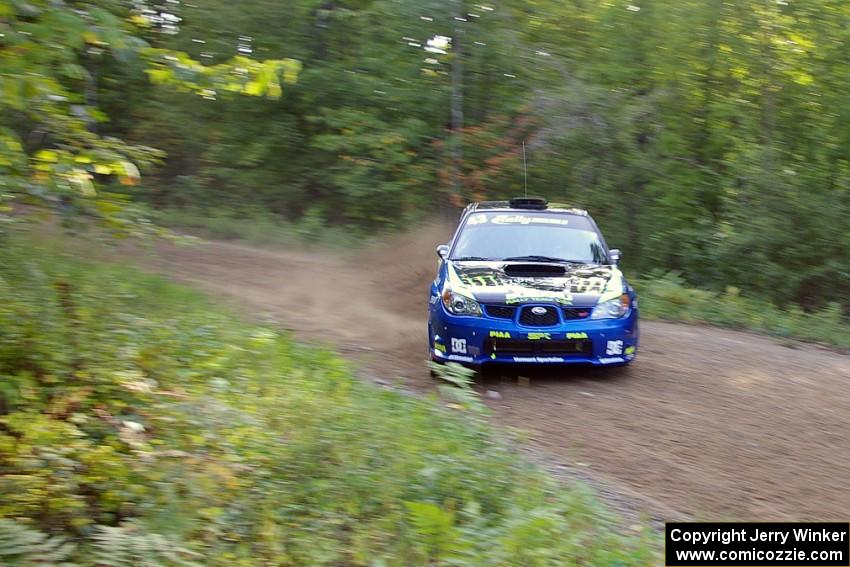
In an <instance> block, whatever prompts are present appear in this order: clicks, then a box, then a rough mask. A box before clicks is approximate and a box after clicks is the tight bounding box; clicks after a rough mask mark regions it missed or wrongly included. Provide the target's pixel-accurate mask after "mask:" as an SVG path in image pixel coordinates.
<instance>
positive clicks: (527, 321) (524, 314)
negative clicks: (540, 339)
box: [519, 305, 558, 327]
mask: <svg viewBox="0 0 850 567" xmlns="http://www.w3.org/2000/svg"><path fill="white" fill-rule="evenodd" d="M537 307H538V306H530V305H529V306H526V307H523V308H522V311H520V314H519V324H520V325H526V326H528V327H552V326H554V325H557V324H558V310H557V309H556V308H554V307H543V306H539V307H542V308H543V309H545V310H546V312H545V313H541V314H539V315H538V314H536V313H533V312H532V310H533V309H536V308H537Z"/></svg>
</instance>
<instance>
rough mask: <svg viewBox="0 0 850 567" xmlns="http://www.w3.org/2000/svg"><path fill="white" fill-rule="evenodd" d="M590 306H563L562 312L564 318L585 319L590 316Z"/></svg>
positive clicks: (568, 319)
mask: <svg viewBox="0 0 850 567" xmlns="http://www.w3.org/2000/svg"><path fill="white" fill-rule="evenodd" d="M590 311H591V308H590V307H564V309H563V310H562V313H563V314H564V319H566V320H567V321H570V320H572V319H585V318H587V317H589V316H590Z"/></svg>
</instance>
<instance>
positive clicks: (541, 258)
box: [502, 254, 585, 264]
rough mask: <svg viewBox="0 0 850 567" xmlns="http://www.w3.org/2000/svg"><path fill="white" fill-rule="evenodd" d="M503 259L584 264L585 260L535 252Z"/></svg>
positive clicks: (509, 260)
mask: <svg viewBox="0 0 850 567" xmlns="http://www.w3.org/2000/svg"><path fill="white" fill-rule="evenodd" d="M502 260H503V261H506V262H558V263H561V264H584V263H585V262H579V261H578V260H567V259H566V258H554V257H552V256H538V255H535V254H531V255H529V256H511V257H509V258H502Z"/></svg>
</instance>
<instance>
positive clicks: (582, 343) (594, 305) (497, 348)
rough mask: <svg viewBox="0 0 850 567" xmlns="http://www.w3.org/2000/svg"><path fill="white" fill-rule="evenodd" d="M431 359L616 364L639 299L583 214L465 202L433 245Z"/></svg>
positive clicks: (631, 340) (633, 336)
mask: <svg viewBox="0 0 850 567" xmlns="http://www.w3.org/2000/svg"><path fill="white" fill-rule="evenodd" d="M437 255H438V256H439V269H438V272H437V277H436V278H435V279H434V281H433V283H432V284H431V295H430V306H429V312H430V316H429V320H428V341H429V352H430V356H431V359H432V360H434V361H436V362H458V363H461V364H464V365H467V366H473V367H481V366H487V365H491V364H544V365H547V364H551V365H555V364H574V363H585V364H593V365H610V366H621V365H624V364H628V363H629V362H631V361H632V360H633V359H634V358H635V355H636V353H637V348H638V301H637V296H636V294H635V291H634V289H633V288H632V287H631V286H630V285H629V284H628V282H627V281H626V279H625V277H624V276H623V274H622V272H621V271H620V269H619V268H618V262H619V258H620V252H619V250H614V249H609V248H608V246H607V245H606V243H605V239H604V238H603V236H602V233H601V232H600V230H599V228H598V227H597V226H596V223H595V222H594V221H593V219H592V218H591V217H590V215H588V214H587V212H586V211H583V210H580V209H573V208H569V207H566V206H562V205H555V204H549V203H547V202H546V201H545V200H543V199H537V198H528V197H526V198H516V199H511V200H510V201H492V202H482V203H472V204H471V205H469V206H467V207H466V209H464V211H463V213H462V214H461V218H460V223H459V224H458V227H457V230H456V231H455V233H454V236H453V237H452V239H451V242H450V243H449V244H443V245H440V246H438V247H437Z"/></svg>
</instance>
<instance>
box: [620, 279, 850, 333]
mask: <svg viewBox="0 0 850 567" xmlns="http://www.w3.org/2000/svg"><path fill="white" fill-rule="evenodd" d="M635 287H636V288H637V289H638V293H639V295H640V307H641V315H644V316H646V317H649V318H652V319H667V320H671V321H684V322H686V323H709V324H711V325H717V326H720V327H731V328H737V329H747V330H751V331H757V332H761V333H768V334H771V335H775V336H778V337H785V338H794V339H802V340H808V341H814V342H818V343H823V344H827V345H834V346H838V347H842V348H850V337H848V335H847V321H846V319H845V318H844V316H843V314H842V310H841V306H840V305H839V304H837V303H832V304H830V305H828V306H827V307H825V308H823V309H821V310H819V311H815V312H811V313H807V312H804V311H803V310H802V309H800V308H799V307H797V306H791V307H789V308H788V309H787V310H785V311H783V310H780V309H778V308H777V307H776V306H775V305H773V304H772V303H770V302H769V301H765V300H758V299H752V298H748V297H742V296H741V293H740V290H739V289H738V288H736V287H732V286H729V287H727V288H726V290H725V291H724V292H722V293H715V292H711V291H706V290H700V289H694V288H690V287H687V286H686V284H685V281H684V280H683V279H682V278H681V277H680V276H679V275H677V274H675V273H669V274H665V275H662V276H656V277H653V278H647V279H641V280H638V281H636V282H635Z"/></svg>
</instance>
